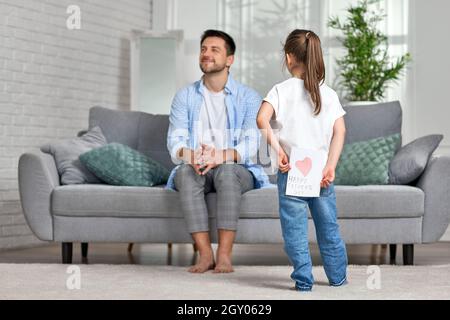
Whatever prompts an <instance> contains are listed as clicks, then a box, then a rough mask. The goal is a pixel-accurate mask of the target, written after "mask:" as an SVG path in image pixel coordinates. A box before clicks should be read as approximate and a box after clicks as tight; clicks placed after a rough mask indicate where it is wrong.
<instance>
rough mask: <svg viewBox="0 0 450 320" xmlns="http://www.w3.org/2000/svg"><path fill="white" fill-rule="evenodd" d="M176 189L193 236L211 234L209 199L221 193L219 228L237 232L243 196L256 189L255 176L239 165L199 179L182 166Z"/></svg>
mask: <svg viewBox="0 0 450 320" xmlns="http://www.w3.org/2000/svg"><path fill="white" fill-rule="evenodd" d="M174 182H175V188H176V189H177V190H178V192H179V194H180V200H181V206H182V208H183V209H182V210H183V214H184V217H185V220H186V225H187V229H188V231H189V233H193V232H200V231H209V224H208V210H207V207H206V200H205V195H206V194H207V193H209V192H214V191H215V192H216V193H217V203H216V204H217V210H216V213H217V217H216V219H217V228H218V229H226V230H236V228H237V223H238V219H239V212H240V204H241V196H242V194H243V193H244V192H246V191H249V190H251V189H253V187H254V185H253V175H252V174H251V173H250V171H248V170H247V169H246V168H245V167H243V166H241V165H239V164H234V163H230V164H221V165H219V166H217V167H215V168H214V169H212V170H210V171H208V172H207V173H206V175H204V176H201V175H198V174H197V173H196V172H195V171H194V168H192V166H191V165H189V164H182V165H181V166H180V167H179V168H178V169H177V171H176V173H175V179H174Z"/></svg>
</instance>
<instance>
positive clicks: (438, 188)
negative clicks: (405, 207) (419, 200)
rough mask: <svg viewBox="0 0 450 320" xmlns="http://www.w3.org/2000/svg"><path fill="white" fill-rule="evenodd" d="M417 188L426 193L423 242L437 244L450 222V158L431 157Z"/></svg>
mask: <svg viewBox="0 0 450 320" xmlns="http://www.w3.org/2000/svg"><path fill="white" fill-rule="evenodd" d="M416 186H417V187H419V188H420V189H422V190H423V191H424V193H425V214H424V218H423V225H422V242H423V243H427V242H436V241H438V240H439V239H440V238H441V237H442V235H443V234H444V232H445V231H446V230H447V227H448V225H449V222H450V157H448V156H433V157H431V158H430V160H429V161H428V164H427V167H426V168H425V171H424V172H423V173H422V175H421V176H420V177H419V178H418V180H417V184H416Z"/></svg>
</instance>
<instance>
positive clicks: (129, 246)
mask: <svg viewBox="0 0 450 320" xmlns="http://www.w3.org/2000/svg"><path fill="white" fill-rule="evenodd" d="M133 244H134V243H133V242H130V243H129V244H128V249H127V251H128V253H131V252H132V251H133Z"/></svg>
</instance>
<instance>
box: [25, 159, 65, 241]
mask: <svg viewBox="0 0 450 320" xmlns="http://www.w3.org/2000/svg"><path fill="white" fill-rule="evenodd" d="M59 184H60V182H59V175H58V171H57V169H56V164H55V160H54V159H53V156H52V155H50V154H46V153H43V152H41V151H38V152H36V153H24V154H22V155H21V156H20V158H19V193H20V202H21V204H22V209H23V213H24V215H25V218H26V220H27V223H28V225H29V227H30V229H31V230H32V231H33V233H34V234H35V235H36V236H37V237H38V238H39V239H41V240H53V219H52V214H51V194H52V191H53V189H54V188H55V187H56V186H58V185H59Z"/></svg>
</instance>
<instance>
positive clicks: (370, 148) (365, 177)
mask: <svg viewBox="0 0 450 320" xmlns="http://www.w3.org/2000/svg"><path fill="white" fill-rule="evenodd" d="M399 143H400V133H396V134H393V135H390V136H386V137H379V138H375V139H371V140H367V141H359V142H354V143H349V144H344V148H343V149H342V153H341V157H340V158H339V162H338V164H337V166H336V173H335V181H334V183H335V184H336V185H356V186H357V185H368V184H388V183H389V162H390V161H391V160H392V158H393V157H394V154H395V151H396V150H397V146H398V144H399Z"/></svg>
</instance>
